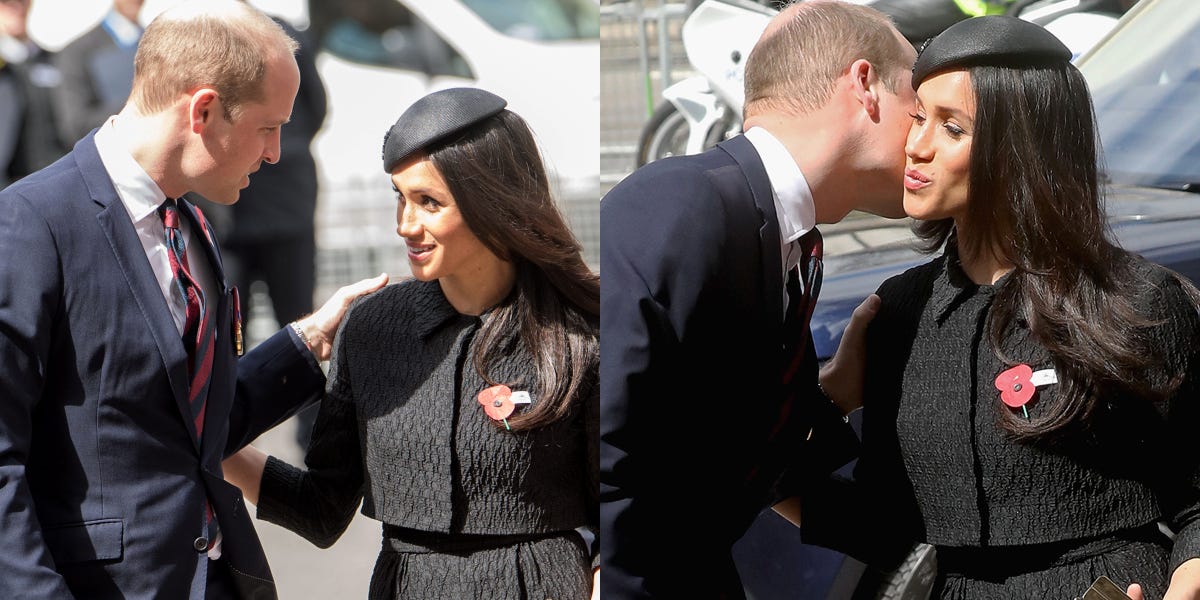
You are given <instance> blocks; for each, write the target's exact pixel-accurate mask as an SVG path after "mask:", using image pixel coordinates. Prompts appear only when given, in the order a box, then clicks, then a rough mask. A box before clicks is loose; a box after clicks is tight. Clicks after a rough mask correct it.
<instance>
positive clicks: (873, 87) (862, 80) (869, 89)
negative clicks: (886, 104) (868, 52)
mask: <svg viewBox="0 0 1200 600" xmlns="http://www.w3.org/2000/svg"><path fill="white" fill-rule="evenodd" d="M850 81H851V87H852V88H853V90H854V98H855V99H856V100H858V102H859V104H862V107H863V110H865V111H866V112H867V116H869V117H871V120H872V121H878V120H879V93H880V89H879V87H880V86H881V85H883V82H881V81H880V80H879V71H878V70H876V69H875V65H873V64H871V61H869V60H867V59H865V58H860V59H858V60H856V61H854V63H853V64H851V65H850Z"/></svg>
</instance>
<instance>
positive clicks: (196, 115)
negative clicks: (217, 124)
mask: <svg viewBox="0 0 1200 600" xmlns="http://www.w3.org/2000/svg"><path fill="white" fill-rule="evenodd" d="M222 110H223V108H222V105H221V96H220V94H218V93H217V91H216V90H214V89H212V88H200V89H198V90H196V91H195V92H194V93H193V94H192V100H191V102H189V103H188V120H189V122H190V124H191V129H192V133H201V132H203V131H204V128H205V127H208V126H209V125H211V124H212V122H213V119H219V118H221V115H222V112H221V111H222Z"/></svg>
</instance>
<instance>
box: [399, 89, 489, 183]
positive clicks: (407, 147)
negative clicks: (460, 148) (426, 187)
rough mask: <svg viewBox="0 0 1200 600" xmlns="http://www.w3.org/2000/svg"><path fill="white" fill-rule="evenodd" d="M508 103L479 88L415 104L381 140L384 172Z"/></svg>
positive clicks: (445, 92)
mask: <svg viewBox="0 0 1200 600" xmlns="http://www.w3.org/2000/svg"><path fill="white" fill-rule="evenodd" d="M507 105H508V102H507V101H505V100H504V98H501V97H500V96H497V95H495V94H493V93H491V92H488V91H484V90H481V89H478V88H450V89H446V90H440V91H437V92H434V93H432V94H428V95H426V96H425V97H423V98H421V99H420V100H417V101H416V102H414V103H413V105H412V106H410V107H408V110H405V111H404V114H402V115H400V118H399V119H396V123H395V124H394V125H392V128H391V129H389V130H388V132H387V134H386V135H384V136H383V170H384V171H386V172H388V173H391V172H392V169H395V168H396V165H398V164H400V162H401V161H403V160H404V159H405V158H407V157H408V156H409V155H411V154H412V153H413V152H416V151H418V150H420V149H422V148H425V147H426V146H429V145H430V144H433V143H434V142H437V141H440V140H442V139H445V138H447V137H449V136H451V135H453V134H455V133H458V132H460V131H462V130H464V129H466V128H468V127H470V126H472V125H474V124H476V123H479V122H480V121H483V120H484V119H487V118H489V117H491V116H494V115H496V114H499V113H500V111H502V110H504V107H505V106H507Z"/></svg>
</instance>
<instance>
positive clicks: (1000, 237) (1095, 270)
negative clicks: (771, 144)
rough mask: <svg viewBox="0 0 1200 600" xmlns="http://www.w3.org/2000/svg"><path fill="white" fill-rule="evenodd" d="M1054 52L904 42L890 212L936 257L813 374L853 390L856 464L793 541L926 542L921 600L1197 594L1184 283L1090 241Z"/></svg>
mask: <svg viewBox="0 0 1200 600" xmlns="http://www.w3.org/2000/svg"><path fill="white" fill-rule="evenodd" d="M1070 59H1071V51H1070V50H1069V49H1068V48H1067V47H1066V46H1065V45H1064V44H1063V43H1062V42H1061V41H1059V40H1058V39H1057V38H1056V37H1055V36H1054V35H1052V34H1051V33H1049V32H1048V31H1046V30H1045V29H1043V28H1041V27H1040V26H1037V25H1035V24H1032V23H1030V22H1028V21H1024V20H1021V19H1018V18H1014V17H1004V16H987V17H980V18H976V19H969V20H966V21H963V22H960V23H958V24H956V25H954V26H952V27H950V28H948V29H947V30H946V31H945V32H944V33H942V34H940V35H939V36H938V37H936V38H934V39H933V41H932V42H931V43H929V44H928V45H927V46H926V47H925V49H924V51H923V52H922V53H921V55H920V58H919V59H918V60H917V62H916V65H915V67H914V69H913V78H912V81H913V85H914V86H915V89H916V93H917V103H916V106H915V110H914V123H913V125H912V129H911V131H910V133H909V135H908V143H907V145H906V147H905V153H906V155H907V169H906V172H905V178H904V189H905V191H904V209H905V212H906V213H907V214H908V215H909V216H911V217H912V218H914V219H916V220H917V225H916V232H917V234H918V236H919V237H920V238H921V239H922V240H923V241H924V242H925V245H926V249H927V250H929V251H936V250H938V249H941V250H942V254H941V256H939V257H938V258H936V259H934V260H933V261H931V262H929V263H927V264H925V265H922V266H919V267H915V268H913V269H910V270H908V271H907V272H905V273H903V274H901V275H898V276H896V277H893V278H891V279H889V280H887V281H885V282H884V283H883V284H882V285H881V286H880V288H879V291H878V295H879V297H880V298H881V305H880V308H879V311H878V313H877V315H876V317H875V319H874V321H873V322H872V323H871V325H870V326H869V328H868V330H867V338H866V344H865V349H866V353H865V366H863V365H864V362H863V361H862V357H860V359H859V360H857V361H854V360H844V361H843V362H842V364H844V365H859V369H858V371H857V372H855V370H854V369H845V370H841V369H839V370H826V371H825V372H824V373H823V374H822V381H823V383H830V384H832V383H833V379H834V378H838V377H849V378H850V379H852V380H855V381H857V382H859V384H860V385H858V386H857V388H858V389H864V386H865V390H864V393H863V395H862V403H863V439H862V441H863V453H862V457H861V458H860V460H859V463H858V465H857V466H856V469H855V473H854V483H853V485H849V486H847V485H844V484H845V483H846V482H845V481H836V480H832V479H831V480H829V485H828V486H827V488H828V489H824V488H817V487H816V486H814V487H813V488H812V490H811V493H809V490H805V492H804V493H803V501H802V526H803V537H804V539H805V541H806V542H808V543H819V544H822V545H826V546H829V547H831V548H834V549H837V550H840V551H842V552H846V553H848V554H851V555H853V556H855V557H856V558H859V559H860V560H864V561H866V562H868V563H871V564H873V565H875V566H877V567H879V568H881V569H883V570H887V569H890V568H892V567H893V566H894V565H896V564H898V563H899V562H900V561H901V559H902V558H903V557H904V553H905V551H906V550H907V549H908V548H910V547H911V545H912V544H913V543H914V542H925V543H928V544H932V545H933V546H934V547H935V548H936V554H937V556H936V564H937V569H938V571H937V577H936V580H935V582H934V586H933V587H934V589H933V597H934V598H941V599H955V600H967V599H971V600H977V599H990V598H1075V597H1079V596H1083V595H1084V592H1085V591H1086V590H1087V589H1088V587H1089V586H1090V585H1092V584H1093V582H1094V581H1095V580H1096V579H1097V577H1098V576H1100V575H1104V576H1107V577H1108V578H1110V579H1111V580H1113V581H1115V582H1116V583H1117V584H1119V585H1120V586H1121V587H1122V588H1125V587H1126V586H1128V590H1129V593H1130V595H1132V596H1133V597H1134V598H1138V599H1139V600H1140V599H1141V598H1142V597H1143V596H1144V597H1146V598H1152V599H1159V598H1164V597H1165V598H1168V599H1172V600H1173V599H1183V598H1196V597H1198V594H1200V453H1197V452H1196V449H1195V431H1196V427H1197V424H1200V403H1198V402H1197V394H1198V393H1200V315H1198V314H1197V299H1198V298H1200V292H1197V290H1196V289H1195V287H1194V286H1192V284H1191V283H1189V282H1187V281H1186V280H1184V279H1183V278H1181V277H1180V276H1179V275H1178V274H1176V273H1174V272H1172V271H1169V270H1168V269H1165V268H1163V267H1160V266H1158V265H1154V264H1152V263H1150V262H1148V261H1146V260H1145V259H1143V258H1141V257H1139V256H1137V255H1135V254H1132V253H1130V252H1128V251H1126V250H1124V249H1122V248H1120V247H1119V246H1117V245H1116V244H1115V243H1114V242H1113V241H1111V237H1110V236H1111V233H1110V232H1109V231H1108V227H1107V219H1106V215H1105V211H1104V204H1103V199H1102V193H1103V186H1102V183H1101V179H1100V176H1099V171H1098V166H1097V165H1098V159H1099V158H1100V152H1099V150H1100V149H1099V147H1098V136H1097V133H1096V124H1095V117H1094V116H1093V111H1092V101H1091V96H1090V94H1089V92H1088V85H1087V82H1086V81H1085V80H1084V78H1083V75H1082V74H1081V73H1080V72H1079V70H1078V69H1076V68H1075V66H1074V65H1072V64H1071V62H1070ZM844 349H845V348H841V349H839V350H838V355H842V354H843V350H844ZM843 358H845V357H843ZM863 369H865V373H866V378H865V384H862V382H863V373H864V371H863ZM836 387H837V389H839V390H852V389H855V388H856V386H853V385H837V386H836ZM830 389H833V388H832V387H831V388H830ZM841 401H843V402H848V403H852V404H853V403H857V399H855V398H842V399H841ZM1160 523H1162V524H1163V526H1165V527H1166V528H1167V529H1169V530H1170V531H1171V532H1172V533H1173V538H1172V537H1168V536H1167V535H1166V534H1164V532H1163V530H1162V528H1161V527H1160ZM1106 597H1107V596H1106Z"/></svg>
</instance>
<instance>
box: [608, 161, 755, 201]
mask: <svg viewBox="0 0 1200 600" xmlns="http://www.w3.org/2000/svg"><path fill="white" fill-rule="evenodd" d="M730 186H732V187H730ZM747 189H749V188H748V183H747V178H746V175H745V173H743V172H742V170H741V168H740V166H739V165H738V163H737V161H735V160H734V159H733V157H732V156H731V155H730V154H729V153H728V152H726V151H725V150H724V149H722V148H713V149H711V150H708V151H707V152H704V153H702V154H695V155H688V156H672V157H667V158H662V159H659V160H656V161H654V162H651V163H649V164H647V165H645V166H643V167H641V168H639V169H637V170H636V171H634V172H633V173H631V174H629V175H628V176H627V177H625V178H624V179H623V180H621V182H620V183H618V184H617V185H616V186H615V187H613V189H612V190H610V191H609V192H608V193H607V194H605V196H604V198H603V199H602V201H601V213H602V214H603V213H604V212H605V209H606V208H607V209H608V210H611V209H613V208H617V207H621V206H626V207H629V208H635V209H636V210H637V211H638V212H642V211H644V210H646V209H647V208H648V207H647V206H646V205H645V204H644V203H645V202H648V201H651V200H652V201H653V203H654V205H655V206H656V208H657V209H659V210H662V209H668V210H669V209H671V208H672V207H674V208H685V207H686V208H687V209H688V210H692V209H694V208H695V207H696V206H697V205H698V204H702V203H704V202H706V201H709V202H719V201H721V199H722V198H726V197H728V196H730V195H732V194H733V193H734V192H733V191H732V190H736V191H737V193H739V194H740V193H741V192H742V191H744V190H747ZM630 205H633V206H630Z"/></svg>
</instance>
